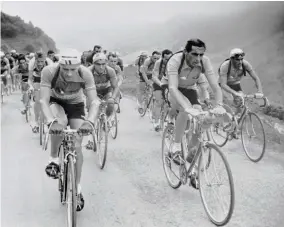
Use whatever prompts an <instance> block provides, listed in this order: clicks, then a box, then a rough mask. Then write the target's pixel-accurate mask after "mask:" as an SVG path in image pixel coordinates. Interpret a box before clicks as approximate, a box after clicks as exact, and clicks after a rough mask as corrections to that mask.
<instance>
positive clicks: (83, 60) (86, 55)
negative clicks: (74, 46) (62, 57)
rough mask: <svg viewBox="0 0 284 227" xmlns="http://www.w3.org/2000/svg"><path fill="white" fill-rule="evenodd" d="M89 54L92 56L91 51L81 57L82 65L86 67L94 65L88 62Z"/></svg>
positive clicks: (85, 52)
mask: <svg viewBox="0 0 284 227" xmlns="http://www.w3.org/2000/svg"><path fill="white" fill-rule="evenodd" d="M88 54H90V52H89V51H84V52H83V54H82V56H81V64H82V65H84V66H86V67H89V66H91V65H92V64H91V63H89V62H87V57H88Z"/></svg>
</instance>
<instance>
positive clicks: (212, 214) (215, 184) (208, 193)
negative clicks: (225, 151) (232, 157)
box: [198, 146, 234, 225]
mask: <svg viewBox="0 0 284 227" xmlns="http://www.w3.org/2000/svg"><path fill="white" fill-rule="evenodd" d="M212 147H213V146H211V147H205V148H204V150H203V152H202V155H201V156H200V158H199V164H198V166H199V168H198V169H199V170H198V176H199V185H200V195H201V199H202V203H203V206H204V208H205V211H206V213H207V215H208V216H209V218H210V220H211V221H212V222H213V223H215V224H216V225H224V224H226V223H227V222H228V221H229V220H230V218H231V215H232V212H233V207H234V185H233V178H232V174H231V170H230V168H229V166H228V162H227V160H225V157H224V155H221V151H217V149H216V148H214V149H212ZM217 157H218V158H219V162H218V161H217ZM218 166H219V167H218ZM220 166H221V167H220ZM220 170H221V171H220ZM220 172H222V173H223V175H222V176H220V175H221V174H220ZM224 173H225V174H224ZM213 199H214V200H215V201H214V202H212V200H213ZM216 200H217V201H218V202H217V201H216ZM220 201H221V202H220Z"/></svg>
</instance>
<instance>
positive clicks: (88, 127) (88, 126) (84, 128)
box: [78, 121, 94, 135]
mask: <svg viewBox="0 0 284 227" xmlns="http://www.w3.org/2000/svg"><path fill="white" fill-rule="evenodd" d="M93 130H94V126H93V125H92V123H91V122H89V121H85V122H84V123H83V124H82V125H81V127H80V128H79V129H78V133H80V134H83V135H86V134H89V133H91V132H92V131H93Z"/></svg>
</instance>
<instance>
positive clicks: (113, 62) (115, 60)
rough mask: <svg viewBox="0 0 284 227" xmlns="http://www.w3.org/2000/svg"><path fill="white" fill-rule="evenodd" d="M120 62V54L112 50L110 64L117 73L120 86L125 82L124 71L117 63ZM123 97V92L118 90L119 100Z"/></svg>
mask: <svg viewBox="0 0 284 227" xmlns="http://www.w3.org/2000/svg"><path fill="white" fill-rule="evenodd" d="M117 63H118V56H117V55H116V54H115V53H112V52H110V53H109V55H108V66H109V67H111V68H113V69H114V71H115V73H116V79H117V86H118V88H120V86H121V85H122V82H123V72H122V71H121V69H120V67H119V66H118V65H117ZM121 98H122V95H121V92H120V91H119V92H118V96H117V97H116V100H117V102H118V103H119V101H120V99H121ZM117 113H120V108H119V106H118V108H117Z"/></svg>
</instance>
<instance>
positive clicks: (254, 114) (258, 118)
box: [241, 112, 266, 162]
mask: <svg viewBox="0 0 284 227" xmlns="http://www.w3.org/2000/svg"><path fill="white" fill-rule="evenodd" d="M251 116H255V117H256V119H257V120H258V121H259V123H260V127H261V131H262V134H263V147H262V151H261V153H260V155H259V156H258V157H257V158H253V157H252V156H251V155H250V154H249V152H248V149H247V148H246V146H245V143H244V134H243V129H244V122H245V120H246V118H248V117H250V118H251ZM258 131H259V130H258ZM241 140H242V145H243V148H244V151H245V153H246V155H247V157H248V158H249V159H250V160H251V161H252V162H259V161H260V160H261V159H262V158H263V156H264V153H265V150H266V134H265V130H264V127H263V123H262V121H261V119H260V117H259V116H258V115H257V114H256V113H254V112H248V114H247V115H246V116H245V117H244V119H243V121H242V125H241Z"/></svg>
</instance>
